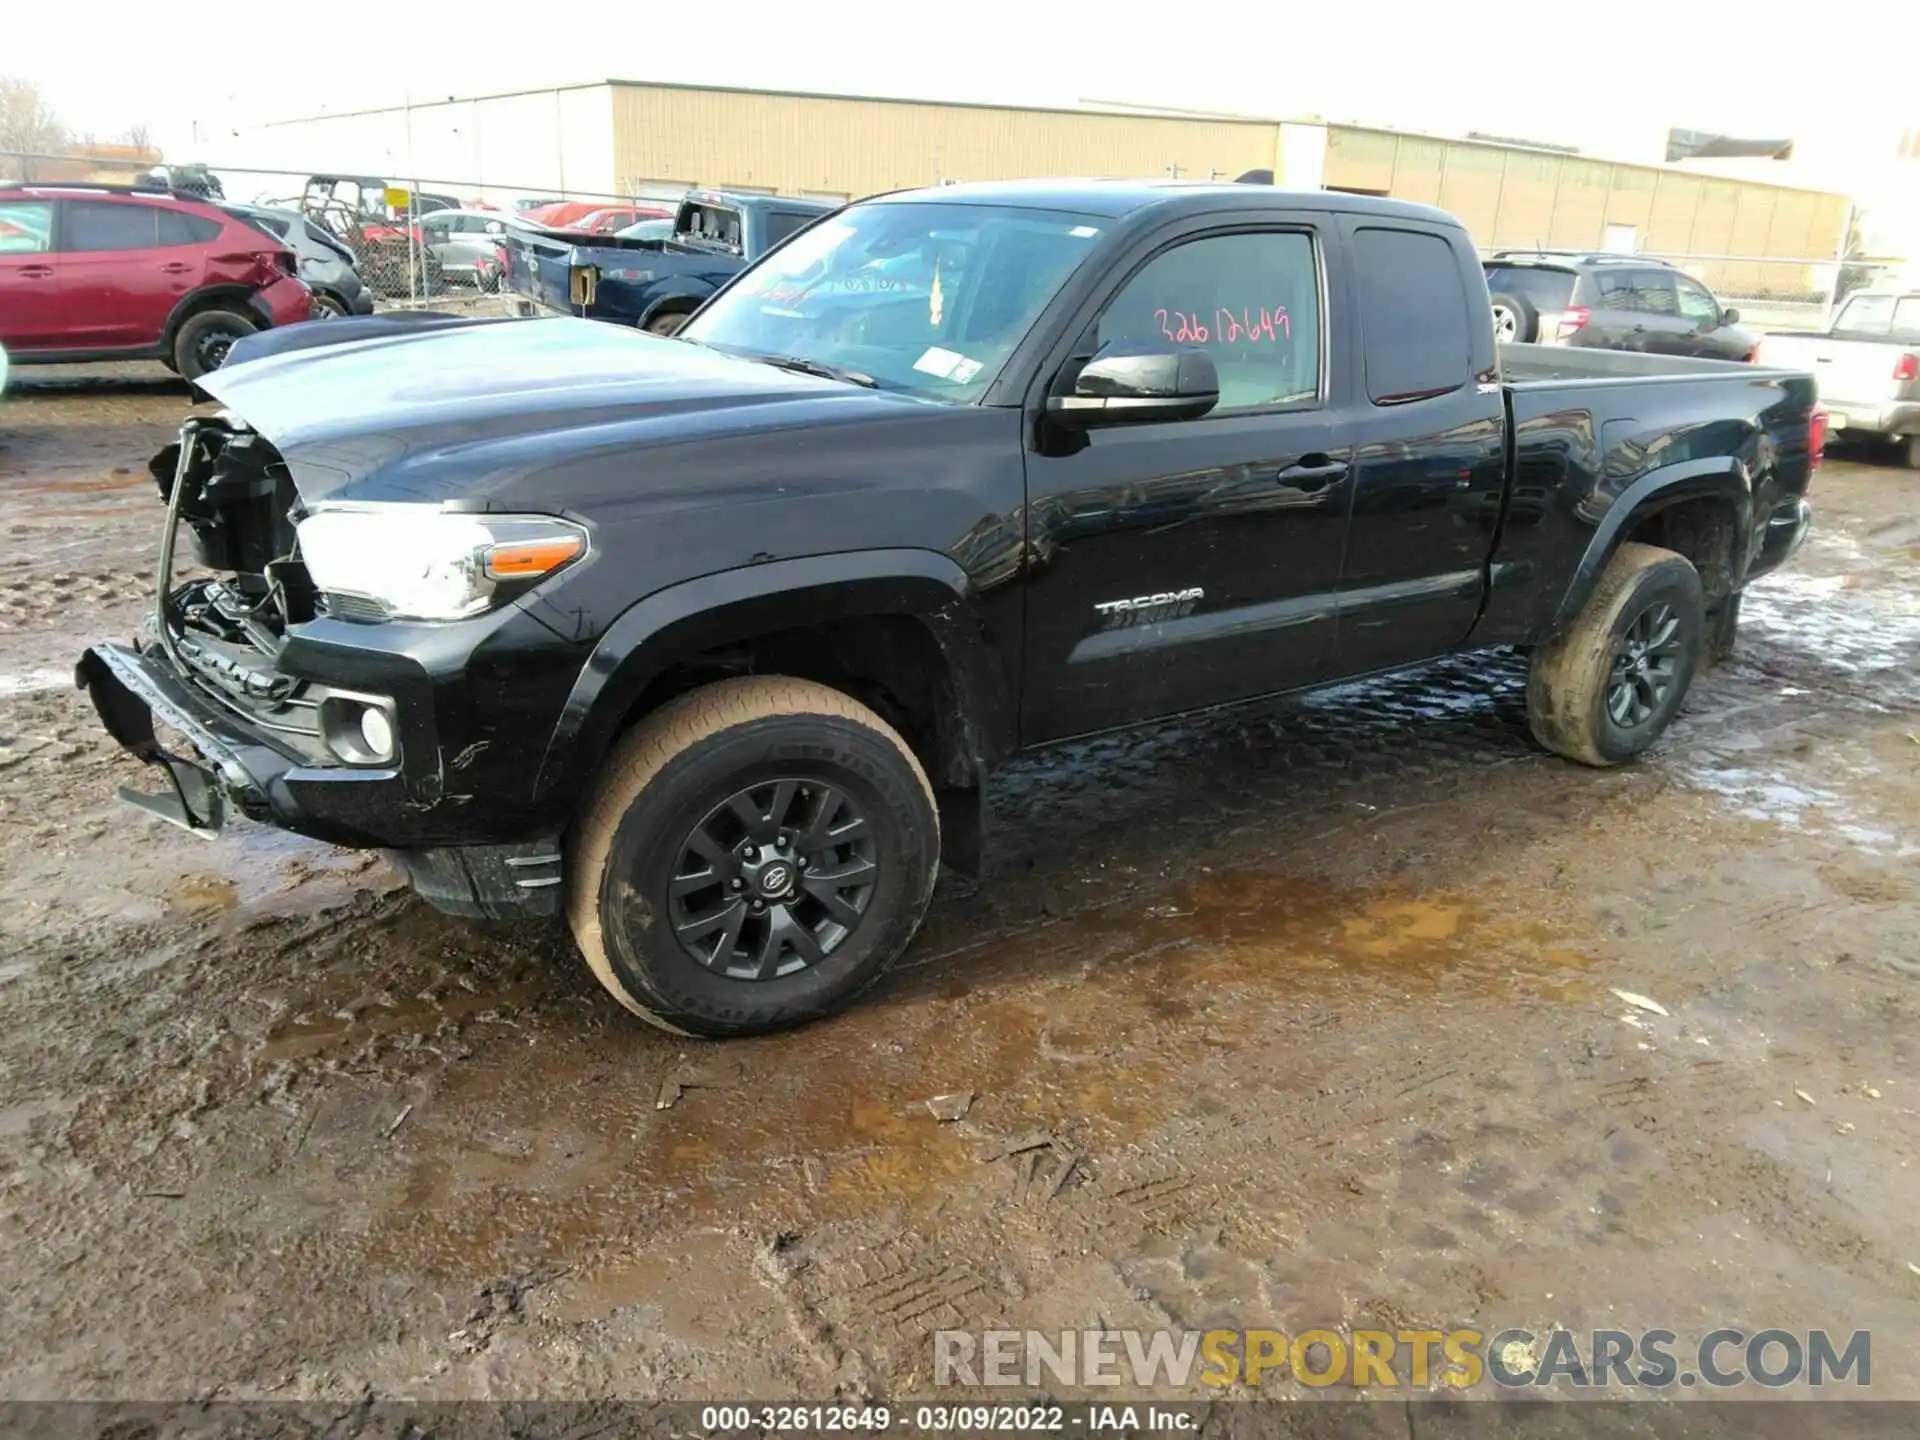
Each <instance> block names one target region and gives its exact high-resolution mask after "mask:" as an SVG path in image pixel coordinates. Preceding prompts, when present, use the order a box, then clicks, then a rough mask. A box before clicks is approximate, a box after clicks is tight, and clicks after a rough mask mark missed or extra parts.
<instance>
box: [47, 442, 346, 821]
mask: <svg viewBox="0 0 1920 1440" xmlns="http://www.w3.org/2000/svg"><path fill="white" fill-rule="evenodd" d="M151 468H152V470H153V473H154V479H155V481H156V482H157V483H158V485H159V487H160V493H161V496H162V498H164V499H165V500H166V502H167V518H166V523H165V528H164V530H163V531H162V534H161V539H160V565H159V573H158V574H157V576H156V577H155V607H154V612H153V614H151V615H150V616H149V617H148V619H147V622H146V625H145V627H144V629H143V633H142V636H141V639H140V640H139V641H138V642H136V645H135V647H134V648H133V649H132V650H127V649H123V648H122V647H119V646H95V647H94V648H92V649H90V650H89V651H88V652H87V653H86V655H84V656H83V657H82V658H81V661H80V665H79V669H78V671H77V673H76V677H75V678H76V681H77V683H78V684H79V685H80V687H81V688H83V689H85V690H86V691H87V692H88V694H89V695H90V696H91V697H92V699H93V702H94V706H95V708H96V709H97V710H98V711H99V713H100V718H101V720H102V722H103V723H104V724H105V725H106V727H107V729H108V731H109V732H110V733H111V734H112V735H113V736H114V738H115V739H116V740H118V741H119V742H120V744H121V745H122V746H124V747H125V748H126V749H128V750H129V751H131V752H132V753H133V754H135V755H136V756H138V757H139V758H140V759H142V760H145V761H147V762H148V763H150V764H153V765H156V766H158V767H160V768H161V769H162V771H163V772H164V773H165V774H166V776H167V777H168V780H169V781H170V792H168V793H162V794H159V795H151V794H146V793H143V792H141V791H138V790H135V789H133V788H131V787H128V786H122V787H121V788H120V796H121V798H122V799H123V800H126V801H127V802H128V803H129V804H132V805H135V806H137V807H138V808H140V809H142V810H145V811H147V812H148V813H150V814H153V815H157V816H159V817H160V818H161V819H164V820H169V821H171V822H173V823H174V824H177V825H180V826H183V827H184V828H186V829H189V830H195V831H203V832H210V831H215V830H218V829H219V828H220V827H221V825H222V823H223V821H224V819H225V812H226V799H227V797H228V796H229V795H231V796H232V797H233V798H234V799H236V800H238V801H239V803H240V805H241V807H242V808H243V809H244V810H247V811H251V812H253V813H254V814H255V815H256V816H258V817H260V818H266V815H267V812H268V810H269V808H270V807H269V805H268V801H267V797H266V796H265V794H264V793H263V792H262V788H261V786H260V785H259V783H258V781H257V778H256V777H255V776H254V775H253V774H252V773H250V772H249V770H248V769H247V767H246V766H245V765H244V764H243V763H242V761H241V758H240V754H239V753H238V752H240V751H242V750H253V749H258V748H259V747H258V746H257V745H255V744H253V743H251V742H252V739H253V737H252V735H251V734H247V735H244V736H243V735H240V734H235V733H227V734H223V733H222V727H221V726H220V725H219V723H218V717H217V716H211V717H208V716H203V714H202V713H201V712H203V711H204V710H205V709H206V707H205V706H204V705H203V704H199V703H195V702H196V701H198V700H200V699H202V698H203V697H211V698H213V699H215V700H216V701H217V702H221V703H222V704H224V706H225V707H226V708H228V709H230V710H231V711H232V712H233V716H234V718H235V719H236V720H244V721H246V722H250V723H249V724H248V730H249V731H252V730H253V728H254V727H256V726H257V727H259V728H260V729H262V730H264V731H266V732H268V733H269V734H279V735H284V736H285V737H286V740H287V749H288V751H289V752H291V753H290V754H289V755H288V756H287V758H289V759H292V758H296V757H297V758H308V757H309V756H311V757H312V758H320V757H319V755H318V754H317V753H316V748H315V742H317V741H318V739H319V726H318V724H317V718H316V717H317V709H318V707H317V703H316V698H315V697H314V696H313V695H312V694H311V693H309V692H310V691H311V688H312V687H311V686H310V685H307V684H305V683H303V682H301V681H299V680H297V679H295V678H294V677H292V676H289V675H286V674H283V673H281V672H280V671H279V670H278V669H277V668H276V667H275V663H274V662H275V659H276V658H277V656H278V654H279V651H280V647H281V645H282V644H283V643H284V640H285V635H286V630H287V627H288V626H289V625H292V624H298V623H301V622H303V621H305V620H309V619H311V618H313V616H314V613H315V601H316V597H315V594H314V590H313V586H312V585H311V583H310V582H309V581H308V579H307V575H306V569H305V567H304V566H303V565H302V564H301V563H300V561H299V559H298V558H297V549H298V546H297V541H296V538H295V533H294V524H295V519H296V514H295V511H296V506H297V504H298V495H297V492H296V491H295V489H294V485H293V480H292V477H291V476H290V475H289V474H288V473H287V469H286V466H285V464H284V463H282V462H281V460H280V457H279V456H278V454H277V453H276V452H275V451H274V449H273V447H272V446H271V445H270V444H268V443H267V441H266V440H265V439H264V438H263V437H261V436H259V435H257V434H255V433H253V432H252V431H250V430H248V429H247V428H246V427H245V426H244V425H241V424H239V423H238V422H237V421H236V420H235V419H234V418H233V417H231V416H228V415H219V416H211V417H208V416H196V417H194V418H192V419H189V420H188V421H187V422H186V424H185V425H184V426H182V427H181V432H180V439H179V441H178V442H177V443H175V444H173V445H170V446H168V447H167V448H166V449H164V450H162V451H161V452H160V453H159V454H158V455H156V456H155V457H154V460H153V464H152V467H151ZM183 521H184V522H185V524H186V525H187V526H188V528H189V530H190V532H191V536H192V539H191V544H192V551H193V555H192V560H193V562H194V563H192V565H191V567H190V568H191V569H193V570H200V571H214V572H217V573H215V574H211V575H208V574H202V575H199V576H196V577H195V578H191V579H189V580H187V581H186V582H185V583H183V584H179V585H177V586H176V584H175V580H176V573H175V572H176V568H177V566H178V564H179V561H180V559H181V556H180V553H179V538H180V531H181V523H182V522H183ZM156 692H157V693H156ZM156 718H157V719H158V720H159V721H160V722H161V723H162V724H163V725H165V726H166V727H167V728H168V729H170V730H174V731H176V732H178V733H179V734H181V735H182V736H184V737H185V738H186V739H187V740H188V741H190V742H191V743H192V745H193V747H194V748H195V749H196V750H198V751H199V752H200V755H201V756H202V757H204V758H205V759H208V760H212V761H214V762H215V763H214V766H213V768H212V770H211V771H210V770H209V768H208V767H207V766H205V765H204V764H201V763H199V762H197V761H196V760H194V759H193V758H191V757H188V756H184V755H180V754H176V753H174V752H173V751H171V750H169V749H167V748H165V747H164V746H162V745H161V743H160V741H159V739H158V737H157V735H156V733H155V730H154V726H153V721H154V720H155V719H156Z"/></svg>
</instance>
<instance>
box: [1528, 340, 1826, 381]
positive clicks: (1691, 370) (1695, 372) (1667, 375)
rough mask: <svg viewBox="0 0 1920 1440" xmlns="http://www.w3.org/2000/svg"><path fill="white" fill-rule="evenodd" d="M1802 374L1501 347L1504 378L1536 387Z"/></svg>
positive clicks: (1623, 354) (1678, 358)
mask: <svg viewBox="0 0 1920 1440" xmlns="http://www.w3.org/2000/svg"><path fill="white" fill-rule="evenodd" d="M1795 373H1798V372H1795V371H1792V370H1788V369H1769V368H1766V367H1762V366H1755V365H1749V364H1747V363H1746V362H1745V361H1742V360H1697V359H1694V358H1692V357H1690V356H1685V355H1644V354H1641V353H1639V352H1637V351H1632V350H1587V349H1576V348H1573V347H1571V346H1567V345H1502V346H1501V347H1500V374H1501V378H1502V379H1504V380H1506V381H1507V382H1508V383H1510V384H1514V385H1525V386H1529V387H1537V386H1539V385H1543V384H1547V383H1551V382H1554V381H1579V382H1581V383H1582V384H1586V383H1589V382H1592V381H1596V380H1652V379H1676V380H1677V379H1682V378H1691V379H1696V380H1698V379H1713V378H1719V379H1725V378H1728V377H1731V376H1735V375H1741V376H1745V377H1747V378H1749V379H1751V378H1752V377H1754V376H1755V375H1766V376H1783V375H1790V374H1795Z"/></svg>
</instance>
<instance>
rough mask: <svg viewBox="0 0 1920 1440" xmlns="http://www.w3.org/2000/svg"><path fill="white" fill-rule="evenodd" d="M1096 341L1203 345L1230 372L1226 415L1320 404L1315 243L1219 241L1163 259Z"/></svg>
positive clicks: (1143, 272)
mask: <svg viewBox="0 0 1920 1440" xmlns="http://www.w3.org/2000/svg"><path fill="white" fill-rule="evenodd" d="M1095 340H1096V342H1097V343H1098V344H1100V345H1105V344H1107V343H1108V342H1109V341H1112V340H1159V341H1168V340H1172V341H1176V342H1178V343H1180V344H1183V345H1198V346H1199V347H1200V348H1201V349H1203V350H1205V351H1206V352H1207V354H1209V355H1210V356H1212V357H1213V363H1214V367H1215V368H1216V369H1217V370H1218V371H1219V372H1220V405H1219V410H1220V411H1224V410H1248V409H1256V408H1260V407H1263V406H1270V405H1285V404H1292V403H1297V402H1299V401H1303V400H1311V399H1313V398H1314V397H1315V396H1317V395H1318V394H1319V393H1320V276H1319V268H1318V265H1317V263H1316V259H1315V256H1314V248H1313V237H1312V236H1310V235H1307V234H1305V233H1304V232H1301V231H1297V230H1292V231H1281V230H1275V231H1270V232H1267V233H1263V234H1251V235H1214V236H1209V237H1207V238H1206V239H1201V240H1188V241H1186V242H1184V243H1182V244H1179V245H1176V246H1174V247H1173V248H1172V249H1171V250H1163V251H1161V252H1160V254H1158V255H1156V256H1154V257H1153V259H1151V260H1149V261H1148V262H1147V263H1146V264H1145V265H1144V266H1142V267H1141V268H1140V269H1139V270H1138V271H1136V272H1135V273H1134V275H1133V277H1132V278H1131V279H1129V280H1128V281H1127V283H1126V284H1125V285H1123V286H1121V288H1120V292H1119V293H1118V294H1117V295H1115V296H1114V297H1113V299H1112V300H1111V301H1109V302H1108V304H1107V308H1106V310H1105V311H1104V312H1103V313H1102V314H1101V316H1100V319H1099V321H1098V325H1097V329H1096V331H1095ZM1215 413H1219V412H1218V411H1216V412H1215Z"/></svg>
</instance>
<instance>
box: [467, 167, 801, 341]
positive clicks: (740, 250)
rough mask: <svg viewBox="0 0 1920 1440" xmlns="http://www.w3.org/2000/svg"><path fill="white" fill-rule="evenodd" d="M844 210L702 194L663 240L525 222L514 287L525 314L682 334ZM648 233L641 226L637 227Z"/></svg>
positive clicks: (512, 272) (512, 241)
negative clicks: (750, 274) (580, 234)
mask: <svg viewBox="0 0 1920 1440" xmlns="http://www.w3.org/2000/svg"><path fill="white" fill-rule="evenodd" d="M835 208H836V207H835V206H834V205H833V204H830V203H828V202H826V201H823V200H801V199H795V198H792V197H790V196H784V195H745V194H738V193H735V192H733V191H727V190H695V191H691V192H690V193H689V194H688V195H687V197H686V199H684V200H682V201H681V202H680V206H679V209H677V210H676V211H675V212H674V217H673V227H672V229H671V231H670V232H669V233H668V234H666V235H664V236H661V237H659V238H657V239H644V238H640V237H637V236H627V235H618V236H611V235H610V236H603V237H601V238H599V239H596V240H594V241H592V242H591V243H583V242H582V241H580V240H578V239H574V238H570V237H568V236H565V235H559V234H554V233H552V232H550V231H549V232H543V231H539V230H534V229H530V228H527V227H520V226H515V227H511V228H509V229H508V231H507V233H506V239H505V245H504V251H505V262H506V264H505V282H504V283H505V288H506V289H508V290H509V291H511V292H512V293H513V295H514V297H515V299H516V302H517V304H518V306H519V310H520V313H521V314H522V315H579V316H582V317H584V318H586V319H588V320H608V321H611V322H613V323H614V324H616V325H637V326H639V327H640V328H641V329H642V330H651V331H652V332H653V333H654V334H656V335H672V334H674V333H675V332H676V331H678V330H679V329H680V327H681V326H682V325H684V324H686V323H687V317H688V316H689V315H691V314H693V312H694V311H695V310H697V309H699V308H700V306H701V304H702V303H703V302H704V301H705V300H706V299H707V297H708V296H709V295H712V294H713V293H714V292H715V291H716V290H718V289H719V288H720V287H721V286H722V285H725V284H726V283H727V282H728V281H729V280H731V279H732V278H733V277H734V276H735V275H737V274H739V273H740V271H742V270H744V269H745V268H746V267H747V266H748V265H750V264H751V263H752V262H753V261H755V260H758V259H759V258H760V257H761V256H762V255H765V254H766V253H767V252H768V251H769V250H771V249H773V247H774V246H776V245H778V244H780V242H781V241H783V240H785V239H787V238H788V237H789V236H791V235H795V234H797V233H799V232H800V231H801V230H804V229H805V228H806V227H807V226H809V225H811V224H812V223H813V222H814V221H816V220H818V219H819V218H820V217H821V216H822V215H826V214H829V213H831V212H832V211H833V210H834V209H835ZM636 228H638V227H636Z"/></svg>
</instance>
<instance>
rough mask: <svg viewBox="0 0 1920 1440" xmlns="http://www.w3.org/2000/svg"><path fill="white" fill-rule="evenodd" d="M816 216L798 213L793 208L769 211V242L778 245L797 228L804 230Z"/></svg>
mask: <svg viewBox="0 0 1920 1440" xmlns="http://www.w3.org/2000/svg"><path fill="white" fill-rule="evenodd" d="M815 218H816V217H814V216H812V215H797V214H795V213H794V212H793V211H791V210H770V211H768V212H767V244H769V245H778V244H779V243H780V242H781V241H782V240H784V239H786V238H787V237H788V236H789V235H791V234H793V233H794V232H795V231H797V230H804V229H806V228H807V226H809V225H811V224H812V223H813V222H814V220H815Z"/></svg>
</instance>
